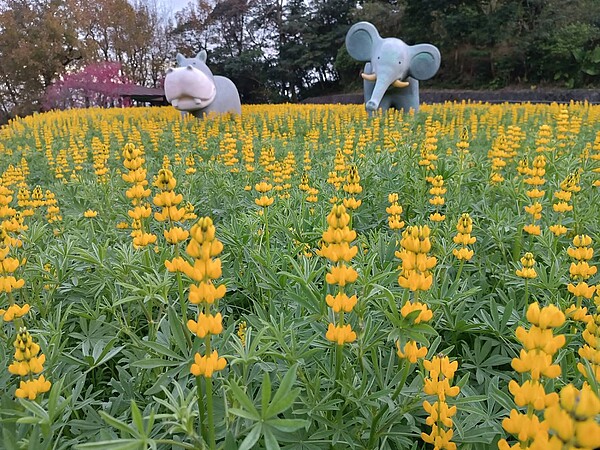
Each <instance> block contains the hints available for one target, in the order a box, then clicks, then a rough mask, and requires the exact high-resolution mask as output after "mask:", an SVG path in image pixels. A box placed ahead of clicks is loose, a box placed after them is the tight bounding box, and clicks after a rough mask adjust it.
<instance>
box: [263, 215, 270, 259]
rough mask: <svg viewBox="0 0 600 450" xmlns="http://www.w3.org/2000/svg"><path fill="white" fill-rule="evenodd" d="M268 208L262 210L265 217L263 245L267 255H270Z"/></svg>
mask: <svg viewBox="0 0 600 450" xmlns="http://www.w3.org/2000/svg"><path fill="white" fill-rule="evenodd" d="M268 208H269V207H268V206H267V207H265V208H264V209H263V211H264V213H263V215H264V217H265V245H266V247H267V255H270V254H271V238H270V235H269V233H270V230H269V212H268V211H269V210H268Z"/></svg>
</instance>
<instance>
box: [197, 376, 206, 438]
mask: <svg viewBox="0 0 600 450" xmlns="http://www.w3.org/2000/svg"><path fill="white" fill-rule="evenodd" d="M196 393H197V396H198V413H199V421H200V423H199V431H200V436H202V439H204V440H205V441H206V440H207V439H206V427H205V425H204V421H205V412H204V402H203V400H204V395H203V393H202V384H201V383H200V377H199V376H198V377H196Z"/></svg>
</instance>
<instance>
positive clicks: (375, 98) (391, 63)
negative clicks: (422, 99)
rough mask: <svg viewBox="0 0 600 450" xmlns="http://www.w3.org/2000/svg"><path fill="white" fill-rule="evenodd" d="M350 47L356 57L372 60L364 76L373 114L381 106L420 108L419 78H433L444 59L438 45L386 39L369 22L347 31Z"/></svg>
mask: <svg viewBox="0 0 600 450" xmlns="http://www.w3.org/2000/svg"><path fill="white" fill-rule="evenodd" d="M346 48H347V50H348V53H349V54H350V56H351V57H352V58H354V59H356V60H358V61H368V62H367V64H366V65H365V68H364V71H363V72H362V73H361V76H362V78H363V79H364V81H363V85H364V93H365V107H366V109H367V112H368V113H369V115H371V114H372V113H373V112H374V111H376V110H377V109H378V108H381V109H382V110H383V111H386V110H387V109H389V108H396V109H400V110H404V111H406V112H408V111H409V110H410V109H411V108H412V109H414V110H415V111H417V110H418V109H419V81H418V80H428V79H429V78H431V77H433V76H434V75H435V74H436V72H437V71H438V69H439V67H440V62H441V56H440V51H439V50H438V49H437V47H435V46H433V45H431V44H418V45H412V46H411V45H408V44H406V43H404V42H403V41H401V40H400V39H397V38H385V39H384V38H382V37H381V36H379V32H378V31H377V28H375V26H374V25H373V24H371V23H369V22H359V23H356V24H354V25H352V27H351V28H350V30H348V33H347V34H346Z"/></svg>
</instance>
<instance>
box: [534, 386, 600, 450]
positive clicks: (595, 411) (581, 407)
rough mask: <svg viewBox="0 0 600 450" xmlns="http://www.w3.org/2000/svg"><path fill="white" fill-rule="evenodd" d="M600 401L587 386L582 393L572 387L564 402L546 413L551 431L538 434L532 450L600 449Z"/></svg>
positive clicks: (563, 392)
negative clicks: (599, 417)
mask: <svg viewBox="0 0 600 450" xmlns="http://www.w3.org/2000/svg"><path fill="white" fill-rule="evenodd" d="M599 415H600V399H599V398H598V396H597V395H596V393H595V392H594V391H593V390H592V389H591V388H590V386H589V385H588V384H587V383H585V384H584V385H583V387H582V388H581V390H579V389H577V388H575V387H574V386H573V385H572V384H569V385H567V386H565V387H564V388H562V389H561V391H560V399H559V400H558V401H555V402H553V404H552V405H550V406H548V407H547V408H546V410H545V411H544V419H545V421H544V425H545V426H546V428H547V429H548V431H547V432H541V433H539V434H537V435H536V436H535V438H534V441H533V442H532V444H531V446H530V447H529V448H530V449H531V450H564V449H573V450H575V449H576V450H594V449H597V448H598V447H600V423H598V416H599Z"/></svg>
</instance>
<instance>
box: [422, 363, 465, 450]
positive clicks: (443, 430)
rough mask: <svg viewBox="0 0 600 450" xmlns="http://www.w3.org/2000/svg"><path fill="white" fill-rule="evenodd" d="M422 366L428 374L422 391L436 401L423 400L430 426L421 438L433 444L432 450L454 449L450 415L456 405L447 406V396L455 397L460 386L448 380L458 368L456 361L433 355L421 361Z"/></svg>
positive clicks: (454, 411) (426, 421)
mask: <svg viewBox="0 0 600 450" xmlns="http://www.w3.org/2000/svg"><path fill="white" fill-rule="evenodd" d="M423 366H424V367H425V369H426V370H427V372H428V374H429V376H428V377H427V378H425V386H424V387H423V391H424V392H425V394H427V395H434V396H435V397H436V401H435V402H434V403H433V404H431V403H429V402H428V401H427V400H425V401H424V402H423V409H425V411H426V412H427V413H428V414H429V417H427V419H426V420H425V423H426V424H427V425H430V426H431V433H429V434H427V433H421V439H423V440H424V441H425V442H427V443H428V444H431V445H433V448H434V450H442V449H446V450H456V444H455V443H454V442H451V439H452V436H453V435H454V430H453V429H452V426H453V422H452V416H454V415H455V414H456V406H448V403H447V401H446V399H447V397H456V396H457V395H458V394H459V392H460V388H459V387H458V386H451V385H450V381H451V380H452V379H453V378H454V373H455V372H456V370H457V369H458V362H457V361H453V362H450V359H448V357H447V356H437V355H436V356H434V357H433V358H432V359H431V361H427V360H426V361H423Z"/></svg>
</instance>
